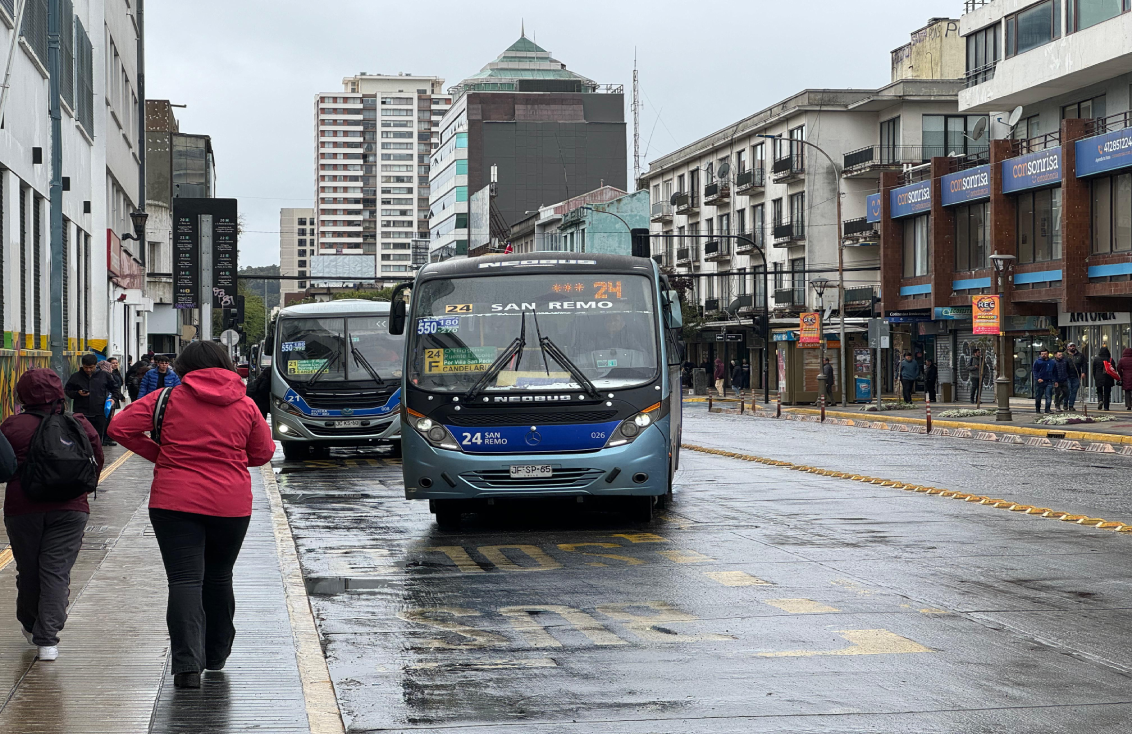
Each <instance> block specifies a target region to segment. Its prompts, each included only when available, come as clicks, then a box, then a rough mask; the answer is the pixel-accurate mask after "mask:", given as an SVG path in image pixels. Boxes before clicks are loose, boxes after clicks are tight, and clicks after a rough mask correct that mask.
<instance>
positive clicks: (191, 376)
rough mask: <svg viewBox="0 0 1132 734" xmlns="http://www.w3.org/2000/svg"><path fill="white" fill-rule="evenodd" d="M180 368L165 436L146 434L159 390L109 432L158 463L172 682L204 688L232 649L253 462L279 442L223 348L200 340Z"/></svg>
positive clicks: (158, 527) (153, 518) (157, 506)
mask: <svg viewBox="0 0 1132 734" xmlns="http://www.w3.org/2000/svg"><path fill="white" fill-rule="evenodd" d="M176 373H177V374H178V375H179V376H180V378H181V384H180V385H179V386H177V387H174V388H172V392H170V393H169V400H168V403H167V405H166V409H165V415H164V419H163V421H162V424H161V444H160V445H158V444H157V443H154V441H153V439H152V438H150V437H149V436H148V435H146V434H147V432H149V431H151V430H152V429H153V411H154V407H155V406H156V403H157V400H158V397H159V396H160V395H161V393H162V391H161V390H156V391H154V392H152V393H150V394H148V395H146V396H145V397H143V398H140V399H139V400H137V401H136V402H134V403H131V404H130V406H129V407H127V408H126V409H125V410H124V411H122V412H121V413H119V414H118V415H116V416H114V420H112V421H111V422H110V428H109V435H110V436H111V437H112V438H113V439H114V440H115V441H117V442H119V443H120V444H122V445H123V446H125V447H126V448H128V449H130V450H131V451H133V452H134V453H136V454H138V455H139V456H142V457H144V458H146V459H149V460H150V461H152V462H153V463H154V465H155V466H154V469H153V485H152V486H151V488H150V494H149V519H150V524H151V525H152V526H153V531H154V534H155V535H156V536H157V545H158V546H159V547H160V549H161V560H162V562H163V563H164V564H165V575H166V576H167V577H168V579H169V604H168V611H167V613H166V615H165V621H166V624H167V625H168V626H169V642H170V647H171V648H172V653H173V666H172V667H173V671H172V672H173V684H174V685H175V686H177V687H179V688H198V687H199V686H200V674H201V671H203V670H220V669H221V668H223V667H224V662H225V660H227V659H228V655H229V654H230V653H231V652H232V641H233V640H234V639H235V637H236V627H235V625H234V624H233V622H232V618H233V616H234V615H235V613H236V597H235V595H234V594H233V592H232V567H233V566H234V565H235V564H236V557H237V556H238V555H239V554H240V546H241V545H242V544H243V542H244V534H245V533H246V532H247V530H248V523H249V521H250V520H251V514H252V489H251V477H250V476H249V475H248V467H249V466H261V465H263V464H266V463H267V462H268V461H270V460H271V456H272V455H273V454H274V453H275V442H274V441H273V440H272V438H271V429H270V428H268V426H267V423H266V422H265V421H264V420H263V416H262V415H260V412H259V409H258V408H256V406H255V403H254V402H253V401H252V399H251V398H249V397H247V396H246V395H245V394H244V383H243V381H242V380H241V379H240V376H239V375H238V374H236V368H235V367H234V366H233V365H232V360H231V359H229V358H228V353H227V352H226V351H225V350H224V347H222V346H220V345H219V344H217V343H216V342H212V341H201V342H193V343H192V344H190V345H189V346H187V347H185V350H184V351H183V352H182V353H181V356H180V357H178V358H177V365H176Z"/></svg>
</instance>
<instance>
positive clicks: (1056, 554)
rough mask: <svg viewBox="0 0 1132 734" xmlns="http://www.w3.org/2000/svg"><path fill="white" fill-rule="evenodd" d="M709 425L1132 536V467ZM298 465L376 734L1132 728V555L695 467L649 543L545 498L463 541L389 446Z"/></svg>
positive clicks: (883, 438)
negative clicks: (1102, 519) (387, 453)
mask: <svg viewBox="0 0 1132 734" xmlns="http://www.w3.org/2000/svg"><path fill="white" fill-rule="evenodd" d="M686 416H687V422H686V424H685V433H684V439H685V441H686V442H687V443H694V444H699V445H704V446H715V447H719V448H726V449H728V450H732V451H743V452H745V453H750V454H756V455H759V456H766V457H771V458H777V459H782V460H789V461H796V462H803V461H804V462H805V463H807V464H810V465H816V466H822V467H827V468H831V469H839V470H845V471H848V470H854V471H866V470H867V471H868V472H869V473H871V474H872V475H874V476H881V477H886V478H892V479H897V480H901V481H906V482H922V483H928V482H930V483H932V484H934V485H936V486H941V487H948V488H953V489H965V490H968V491H975V490H978V491H980V492H981V493H991V494H994V495H995V496H1006V497H1009V498H1011V499H1019V500H1024V499H1027V498H1029V499H1033V500H1034V501H1035V502H1038V501H1040V502H1041V503H1042V504H1043V505H1045V506H1049V507H1055V508H1058V509H1065V510H1080V511H1082V512H1085V511H1086V510H1085V509H1084V506H1085V505H1087V504H1089V503H1092V504H1093V505H1095V509H1097V510H1098V511H1100V512H1102V515H1101V516H1104V514H1103V513H1107V514H1109V515H1115V514H1120V512H1123V514H1124V516H1126V517H1127V518H1128V519H1132V512H1128V511H1127V510H1128V508H1129V506H1130V503H1129V501H1128V500H1127V499H1126V498H1125V497H1123V496H1122V493H1125V492H1130V491H1132V482H1129V481H1128V479H1127V477H1128V474H1129V470H1130V469H1132V461H1129V460H1128V459H1120V458H1111V457H1110V458H1104V459H1099V458H1098V457H1094V456H1086V455H1083V454H1062V453H1059V452H1054V451H1050V450H1045V449H1034V448H1028V447H1009V446H1003V447H998V446H983V445H977V444H975V443H974V442H972V441H962V440H952V439H938V440H937V439H932V438H930V437H924V436H916V435H909V434H891V435H890V434H882V433H880V432H877V431H866V430H860V429H852V428H836V427H829V426H815V425H812V424H799V423H794V422H790V423H786V422H782V423H778V422H772V421H766V420H752V419H744V418H739V417H730V416H720V415H712V416H710V417H709V416H707V415H706V413H705V412H704V411H703V410H702V408H696V407H693V406H691V405H689V406H687V411H686ZM1094 465H1095V466H1098V467H1112V468H1092V467H1093V466H1094ZM276 471H277V472H278V478H279V488H280V492H281V493H282V496H283V499H284V502H285V505H286V508H287V512H288V516H289V518H290V521H291V525H292V529H293V533H294V536H295V539H296V542H297V544H298V547H299V553H300V560H301V561H302V564H303V568H304V575H305V577H306V581H307V587H308V590H309V592H310V594H311V602H312V606H313V608H314V611H315V615H316V620H317V622H318V625H319V631H320V633H321V635H322V637H323V641H324V646H325V649H326V652H327V661H328V664H329V667H330V672H331V676H332V678H333V680H334V684H335V689H336V692H337V695H338V698H339V703H340V706H341V708H342V712H343V716H344V718H345V720H346V723H347V727H348V730H349V731H351V732H366V731H415V730H428V731H439V732H475V731H493V732H494V731H504V732H507V731H514V732H533V733H535V734H549V733H550V732H610V733H614V732H617V733H620V732H625V733H627V734H637V733H644V732H666V733H667V732H673V733H675V732H680V733H681V734H698V733H699V732H738V731H744V732H746V731H757V732H810V731H813V732H819V731H820V732H866V731H869V732H872V731H914V732H1002V731H1026V732H1060V731H1070V730H1072V731H1082V732H1117V731H1125V730H1126V728H1127V723H1126V722H1127V720H1128V718H1129V716H1130V715H1132V663H1130V662H1129V661H1128V655H1127V651H1128V649H1129V638H1130V632H1129V630H1132V625H1130V622H1132V619H1130V617H1132V584H1130V583H1129V578H1130V574H1129V570H1130V569H1129V566H1130V563H1129V560H1128V559H1129V557H1130V553H1129V551H1130V550H1132V536H1130V535H1123V534H1116V533H1112V532H1105V531H1098V530H1095V529H1092V528H1087V527H1082V526H1076V525H1070V524H1068V523H1061V522H1057V521H1053V520H1048V519H1040V518H1036V517H1032V516H1025V515H1020V514H1016V513H1011V512H1005V511H1002V510H995V509H991V508H988V507H982V506H976V505H969V504H967V503H963V502H956V501H953V500H946V499H943V498H940V497H931V496H926V495H922V494H915V493H910V492H902V491H899V490H894V489H891V488H884V487H879V486H872V485H865V484H861V483H859V482H850V481H846V480H843V479H834V478H828V477H821V476H816V475H811V474H805V473H801V472H796V471H790V470H788V469H783V468H778V467H769V466H765V465H761V464H754V463H749V462H744V461H739V460H735V459H728V458H723V457H718V456H714V455H707V454H702V453H695V452H684V454H683V458H682V462H681V469H680V471H679V474H678V477H677V488H676V499H675V502H674V503H673V505H672V507H671V508H670V509H669V510H668V511H667V513H666V514H665V515H664V516H663V517H662V518H661V519H658V520H657V521H655V522H654V523H653V524H652V525H651V526H648V527H643V526H640V525H634V524H632V523H630V522H627V521H626V520H625V519H624V518H623V517H622V516H620V515H617V514H616V513H602V512H590V511H581V510H579V509H578V508H577V507H576V506H570V505H567V506H562V505H535V506H528V507H523V508H517V509H515V510H513V511H510V512H507V511H499V512H496V513H494V514H491V515H480V516H466V517H465V522H464V526H463V528H462V529H461V531H459V532H441V531H439V530H438V529H437V527H436V525H435V524H434V523H433V522H432V519H431V515H429V514H428V510H427V506H426V505H425V503H423V502H409V501H406V500H404V499H403V493H402V489H401V483H400V479H401V477H400V467H399V465H398V464H397V463H396V462H394V461H391V460H386V459H384V458H383V457H382V454H381V453H380V452H378V453H364V454H363V453H353V452H341V453H339V452H336V453H335V455H334V457H333V458H332V459H331V460H329V461H322V462H320V461H308V462H283V461H279V462H278V463H277V464H276ZM1076 477H1083V478H1084V480H1085V483H1090V482H1091V483H1095V484H1096V485H1097V486H1100V487H1103V488H1104V490H1103V491H1098V492H1091V493H1088V494H1086V493H1085V492H1083V491H1082V490H1081V489H1080V488H1077V487H1074V486H1072V485H1070V484H1069V482H1070V481H1075V478H1076ZM1039 498H1040V499H1039ZM1073 503H1077V504H1073Z"/></svg>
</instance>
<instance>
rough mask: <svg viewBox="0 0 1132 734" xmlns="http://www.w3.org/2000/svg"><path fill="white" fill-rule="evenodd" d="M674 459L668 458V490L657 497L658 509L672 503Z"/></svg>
mask: <svg viewBox="0 0 1132 734" xmlns="http://www.w3.org/2000/svg"><path fill="white" fill-rule="evenodd" d="M672 478H673V476H672V459H669V460H668V491H667V492H665V493H664V494H662V495H661V496H659V497H657V498H656V509H658V510H664V509H666V508H668V507H669V505H671V504H672Z"/></svg>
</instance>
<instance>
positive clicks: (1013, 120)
mask: <svg viewBox="0 0 1132 734" xmlns="http://www.w3.org/2000/svg"><path fill="white" fill-rule="evenodd" d="M1021 119H1022V108H1021V107H1020V106H1019V107H1015V108H1014V111H1013V112H1011V113H1010V119H1008V120H1007V121H1006V124H1007V125H1009V126H1010V127H1014V126H1015V125H1017V124H1018V121H1019V120H1021Z"/></svg>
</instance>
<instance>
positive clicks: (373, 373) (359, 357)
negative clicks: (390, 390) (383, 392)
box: [350, 346, 385, 387]
mask: <svg viewBox="0 0 1132 734" xmlns="http://www.w3.org/2000/svg"><path fill="white" fill-rule="evenodd" d="M350 354H352V355H354V361H355V362H357V363H358V364H360V365H361V366H362V367H363V368H365V371H366V372H368V373H369V374H370V377H372V378H373V379H374V380H376V381H377V382H378V383H379V384H381V385H382V386H383V387H384V386H385V380H383V379H381V375H379V374H377V370H375V369H374V368H373V366H372V365H370V363H369V360H368V359H366V355H364V354H362V350H360V349H358V348H357V347H355V346H351V347H350Z"/></svg>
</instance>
